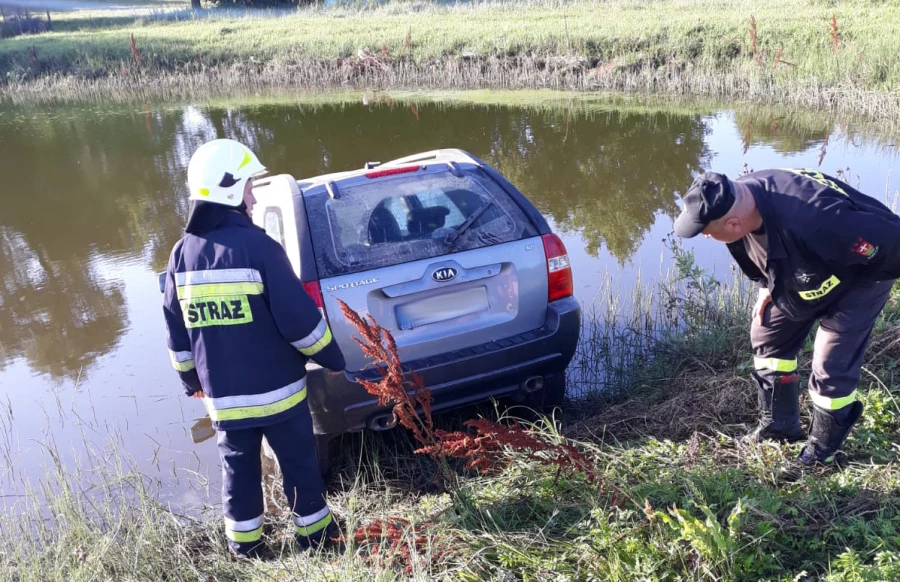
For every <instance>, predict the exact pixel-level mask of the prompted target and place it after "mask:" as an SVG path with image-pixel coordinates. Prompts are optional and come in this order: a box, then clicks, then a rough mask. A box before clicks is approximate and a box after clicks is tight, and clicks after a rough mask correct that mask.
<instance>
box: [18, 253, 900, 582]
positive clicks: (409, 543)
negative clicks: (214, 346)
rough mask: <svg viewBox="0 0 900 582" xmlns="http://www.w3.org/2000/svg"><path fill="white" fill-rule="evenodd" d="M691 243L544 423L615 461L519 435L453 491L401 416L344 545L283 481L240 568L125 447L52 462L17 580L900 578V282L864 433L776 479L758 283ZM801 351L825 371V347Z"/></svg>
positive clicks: (374, 443) (378, 448)
mask: <svg viewBox="0 0 900 582" xmlns="http://www.w3.org/2000/svg"><path fill="white" fill-rule="evenodd" d="M676 257H677V259H678V260H677V263H676V264H677V269H676V271H675V272H674V273H673V274H672V276H670V277H669V278H668V279H666V280H664V281H660V282H658V284H654V285H651V286H647V287H645V288H644V292H642V293H640V294H635V295H634V296H633V300H630V301H628V302H627V303H626V304H625V305H616V298H615V295H609V296H607V297H606V298H605V300H604V303H602V304H600V305H599V307H598V311H596V312H595V313H594V318H593V320H592V322H591V324H590V325H589V327H588V329H587V332H588V335H587V337H586V338H585V342H584V343H583V345H582V348H581V351H580V353H579V356H578V359H577V362H576V364H575V369H574V370H573V372H574V373H576V374H577V373H578V370H579V367H580V369H581V370H582V371H583V372H584V371H587V372H593V373H594V374H597V373H598V371H599V370H601V369H602V370H603V371H604V373H603V375H602V376H600V375H598V376H596V382H597V386H596V387H602V388H604V389H605V392H603V393H602V394H599V393H595V394H594V395H593V396H592V397H590V398H588V399H587V400H582V401H580V402H579V404H578V406H577V409H573V410H569V411H568V412H567V414H566V415H565V419H566V420H565V421H564V422H562V421H560V418H562V417H557V421H558V422H554V423H549V422H546V423H543V424H538V425H536V426H535V430H536V431H538V432H539V433H540V434H541V435H542V438H543V439H545V440H547V441H551V442H558V441H560V440H561V439H562V438H563V435H565V436H567V437H569V438H571V439H574V440H573V442H576V443H577V444H578V447H579V448H580V450H581V451H582V452H583V453H584V455H585V456H586V457H587V458H588V459H590V461H591V466H592V470H593V471H595V472H596V473H597V474H598V475H599V479H597V480H595V481H593V482H590V481H588V480H587V479H586V478H585V477H584V476H582V475H580V474H577V473H576V474H572V475H567V474H566V473H565V472H559V471H557V470H555V469H552V468H547V467H544V466H542V465H540V464H539V463H537V462H535V461H534V460H532V459H529V458H528V456H527V455H526V454H523V453H521V452H516V451H514V450H509V451H508V453H507V455H506V461H507V463H508V464H507V465H506V466H505V468H504V469H503V470H502V471H499V472H495V473H491V474H488V475H478V474H473V473H465V472H462V473H461V475H462V476H461V479H460V481H459V485H458V489H457V490H455V491H452V490H451V492H449V493H448V492H440V491H436V490H435V488H434V486H433V481H432V478H433V476H434V474H435V467H434V465H433V464H432V463H430V462H429V460H428V459H426V458H423V457H422V456H420V455H415V454H413V453H412V450H413V448H414V445H413V443H411V442H410V440H409V439H408V438H407V437H406V436H405V433H403V432H399V431H395V432H394V433H392V434H391V435H390V436H387V437H377V438H374V439H373V438H372V437H369V438H368V440H363V439H361V438H359V437H353V438H347V439H345V443H344V445H345V454H344V455H343V457H342V458H341V460H340V463H339V466H338V472H337V474H336V476H335V478H334V480H333V482H332V483H331V487H330V491H331V492H330V503H331V505H332V507H333V509H334V511H335V513H336V514H337V515H338V516H339V518H340V522H341V524H342V526H343V529H344V531H345V533H346V534H347V535H346V537H347V543H346V544H345V545H343V546H339V547H337V548H334V549H329V550H325V551H323V552H321V553H319V554H316V555H306V554H302V553H299V552H298V551H296V550H295V548H293V547H292V546H291V543H290V541H289V539H288V535H287V534H288V531H289V530H288V528H287V526H286V524H287V521H286V518H285V516H284V515H283V513H284V509H283V508H281V507H280V506H279V505H278V499H277V497H273V500H274V501H273V504H272V505H271V507H270V514H271V515H270V517H271V518H272V519H271V521H270V523H268V524H267V525H266V530H265V531H266V535H267V536H268V539H269V540H270V543H271V544H272V546H273V547H274V548H275V550H276V553H277V554H278V555H277V557H276V558H274V559H272V560H269V561H259V562H252V563H235V562H231V561H229V560H228V559H227V558H226V557H225V551H224V544H225V542H224V537H223V532H222V527H221V521H220V518H219V515H218V510H217V508H215V507H213V508H210V510H209V513H208V515H206V516H205V517H206V518H208V519H209V520H211V521H204V519H203V517H204V516H197V517H188V516H181V515H178V514H177V513H174V512H173V511H171V510H170V509H168V508H167V507H165V506H163V505H161V504H160V503H158V502H157V501H155V497H154V489H153V486H152V483H148V482H147V480H146V479H144V478H141V476H140V475H139V474H138V473H137V472H135V471H133V470H130V469H127V468H126V467H124V466H123V465H122V464H115V463H114V464H113V467H114V470H111V471H106V473H105V475H104V476H98V475H94V476H93V477H92V478H93V479H95V480H96V479H97V478H100V477H105V478H104V479H103V480H102V482H101V483H102V485H101V486H99V487H98V486H95V487H93V488H83V487H82V486H78V485H76V483H77V482H79V480H80V478H81V477H83V476H79V475H71V474H65V472H63V471H62V470H59V471H55V472H54V471H51V473H50V474H49V475H48V479H47V482H46V484H45V485H44V488H43V491H42V492H41V493H42V494H43V495H46V496H48V497H49V499H50V503H49V504H47V505H46V506H45V505H44V504H42V503H38V502H36V501H35V502H34V503H32V504H30V505H28V504H24V505H22V506H20V507H19V509H20V510H21V512H7V513H6V514H5V515H3V516H2V517H0V529H2V537H0V540H2V541H0V578H2V579H4V580H93V579H115V580H147V579H166V580H197V579H215V580H275V579H277V580H312V579H316V580H323V579H324V580H394V579H416V580H487V579H493V580H512V579H517V580H518V579H521V580H551V579H552V580H629V581H631V580H638V579H640V580H685V579H689V580H783V581H785V582H787V581H792V580H798V581H803V580H830V581H837V580H853V581H856V580H860V581H862V580H873V581H874V580H895V579H897V578H898V577H900V494H898V491H900V465H898V463H897V460H898V455H900V449H898V445H897V444H896V443H897V438H896V436H897V430H898V428H900V427H898V415H897V413H898V412H900V409H898V403H897V401H896V397H897V395H898V393H900V389H898V388H897V385H896V383H895V382H894V380H893V374H894V370H895V369H896V366H897V362H898V361H900V347H898V345H900V305H898V303H897V298H895V299H894V300H892V302H891V304H890V306H889V308H888V309H887V310H886V312H885V313H884V314H883V316H882V318H881V319H880V320H879V323H878V328H877V331H876V334H875V337H874V340H873V343H872V346H871V348H870V349H869V352H868V359H867V362H866V368H865V372H864V376H863V381H862V385H861V387H860V388H861V392H862V399H863V400H864V402H865V403H866V406H867V409H866V414H865V419H864V421H862V422H861V424H860V425H859V426H858V427H857V429H856V430H855V431H854V433H853V435H852V436H851V438H850V439H849V441H848V444H847V450H848V454H849V459H850V464H849V466H848V467H847V468H846V469H845V470H844V471H843V472H838V473H832V474H811V475H808V476H806V477H804V478H803V479H801V480H800V481H798V482H796V483H794V484H779V483H776V480H775V473H776V470H777V468H778V466H779V464H780V463H782V462H784V461H786V460H788V459H790V458H792V457H793V456H794V455H795V454H796V453H797V446H777V445H772V444H765V445H742V446H740V447H739V446H738V445H737V444H736V443H735V441H734V440H733V438H732V437H733V436H734V435H736V434H739V433H740V432H741V431H742V430H744V429H746V427H747V425H748V424H749V423H751V422H752V421H753V406H754V396H753V392H752V389H751V386H750V384H749V381H748V378H747V372H748V370H747V362H748V360H749V353H750V351H749V346H748V345H747V344H748V342H747V318H748V313H749V309H750V301H751V297H750V294H749V290H748V289H747V287H746V285H744V284H742V283H740V282H726V283H725V284H721V283H719V282H716V281H713V280H711V279H710V278H708V277H707V276H706V275H705V274H704V273H703V272H701V271H699V270H698V269H697V268H696V267H695V266H694V263H693V261H692V257H691V256H690V255H687V254H684V253H680V252H678V253H677V254H676ZM616 314H619V315H616ZM621 314H624V315H621ZM801 362H802V364H801V365H802V366H803V372H804V373H808V371H809V363H808V362H809V354H808V352H807V353H806V354H804V355H803V356H801ZM581 375H582V376H584V374H583V373H582V374H581ZM573 408H576V407H573ZM807 420H808V419H806V418H805V419H804V422H806V421H807ZM447 422H453V421H452V420H450V421H447ZM103 458H104V459H106V463H105V464H104V466H109V457H108V456H104V457H103ZM95 470H96V469H95ZM90 479H91V478H89V480H90ZM276 489H277V487H276ZM123 491H126V492H128V493H129V496H128V497H123V496H122V492H123ZM35 499H37V497H35ZM126 500H127V501H126ZM39 516H40V517H41V519H38V517H39ZM387 523H392V524H394V525H395V526H396V529H393V530H390V528H388V527H386V524H387ZM360 528H362V529H360ZM379 528H380V530H381V531H382V532H384V535H385V537H386V539H382V538H381V537H380V536H378V535H376V534H377V532H378V531H379ZM354 534H355V535H354Z"/></svg>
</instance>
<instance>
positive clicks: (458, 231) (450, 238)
mask: <svg viewBox="0 0 900 582" xmlns="http://www.w3.org/2000/svg"><path fill="white" fill-rule="evenodd" d="M493 203H494V201H493V200H488V201H487V202H485V203H484V204H482V205H481V206H479V207H478V210H476V211H475V212H473V213H472V214H471V215H469V218H467V219H466V220H465V222H463V223H462V224H460V225H459V226H457V227H456V228H455V229H453V232H449V233H447V236H446V237H444V244H445V245H452V244H453V243H455V242H456V239H458V238H459V237H460V235H462V233H464V232H466V231H467V230H469V227H470V226H472V224H473V223H474V222H475V221H476V220H478V219H479V218H481V215H482V214H484V213H485V211H486V210H487V209H488V208H489V207H490V206H491V205H492V204H493Z"/></svg>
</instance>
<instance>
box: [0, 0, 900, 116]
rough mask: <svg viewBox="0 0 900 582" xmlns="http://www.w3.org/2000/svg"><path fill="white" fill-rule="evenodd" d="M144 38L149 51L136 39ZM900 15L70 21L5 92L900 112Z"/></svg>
mask: <svg viewBox="0 0 900 582" xmlns="http://www.w3.org/2000/svg"><path fill="white" fill-rule="evenodd" d="M132 34H133V35H134V44H133V45H132V42H131V39H132ZM898 55H900V5H896V4H893V3H886V2H876V1H874V0H858V1H856V2H845V3H840V4H839V5H837V6H832V5H831V3H827V2H821V1H819V0H800V1H798V2H794V3H792V4H791V9H790V11H788V10H786V8H785V5H784V3H783V2H779V1H777V0H750V1H747V2H722V1H715V0H670V1H665V2H653V1H648V0H610V1H607V2H584V1H576V2H572V3H562V2H554V1H534V0H526V1H512V2H498V1H489V2H476V3H460V4H437V3H430V2H423V1H421V0H414V1H411V2H388V3H384V4H372V3H362V4H354V5H352V6H350V5H335V6H329V7H325V6H313V7H310V8H305V9H301V10H299V11H295V12H291V13H284V12H278V13H273V12H259V13H254V12H247V11H226V10H208V11H203V12H200V13H196V14H195V13H192V12H191V11H190V10H184V9H169V8H151V9H150V10H149V11H147V12H146V13H144V14H141V15H136V14H133V13H131V12H128V11H92V12H85V13H79V12H67V13H59V14H58V15H55V16H54V32H50V33H42V34H39V35H26V36H20V37H16V38H12V39H7V40H4V41H0V71H3V70H5V71H7V72H8V83H7V85H6V87H4V89H3V92H4V93H6V94H8V95H9V94H15V93H16V91H20V92H21V91H27V89H28V88H29V87H31V88H32V89H33V91H32V92H33V93H34V94H37V93H39V92H46V91H48V90H51V91H52V90H53V88H54V87H56V88H57V92H59V93H60V94H63V95H65V94H66V93H73V92H77V89H78V88H79V87H81V88H82V91H85V92H88V93H89V92H90V91H91V90H92V91H94V92H95V93H97V94H98V95H99V94H103V93H104V92H106V93H113V92H116V91H120V90H122V88H123V87H130V88H131V90H134V91H137V90H138V89H137V87H141V88H140V90H141V91H144V92H147V93H148V94H156V93H157V92H158V93H160V94H161V96H164V97H165V96H166V95H167V93H166V92H167V91H169V92H173V91H176V90H181V91H182V92H190V91H200V92H203V91H205V92H210V91H213V90H215V89H217V88H218V89H220V90H225V89H234V88H237V87H240V86H242V85H243V86H247V87H249V88H256V87H269V86H304V87H309V86H322V87H333V86H346V85H348V84H349V85H352V86H357V87H359V86H366V87H381V88H385V87H391V88H427V87H431V88H473V87H507V88H524V87H553V88H567V89H619V90H621V89H624V90H635V91H651V92H669V93H681V94H708V95H721V96H726V97H750V98H760V99H765V100H768V101H771V100H780V101H784V102H793V103H803V104H808V105H816V106H828V107H832V108H842V109H867V110H872V112H873V113H877V112H879V111H881V112H890V111H894V109H893V108H894V107H896V104H897V102H898V97H897V94H896V90H897V87H898V86H900V85H898V82H900V67H898V58H900V57H898Z"/></svg>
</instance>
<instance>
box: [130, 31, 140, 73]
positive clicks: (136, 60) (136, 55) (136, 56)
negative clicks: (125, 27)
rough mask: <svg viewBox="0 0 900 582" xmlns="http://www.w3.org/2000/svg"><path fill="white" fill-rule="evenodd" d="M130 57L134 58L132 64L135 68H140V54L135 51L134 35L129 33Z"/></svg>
mask: <svg viewBox="0 0 900 582" xmlns="http://www.w3.org/2000/svg"><path fill="white" fill-rule="evenodd" d="M131 56H132V57H133V58H134V64H135V66H136V67H137V68H139V69H140V68H141V53H139V52H138V50H137V45H135V43H134V33H133V32H132V33H131Z"/></svg>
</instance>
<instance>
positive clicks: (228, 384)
mask: <svg viewBox="0 0 900 582" xmlns="http://www.w3.org/2000/svg"><path fill="white" fill-rule="evenodd" d="M163 311H164V314H165V321H166V330H167V332H168V333H167V343H168V347H169V351H170V357H171V360H172V365H173V366H174V367H175V369H176V370H177V371H178V373H179V374H180V376H181V380H182V383H183V384H184V386H185V392H186V393H187V394H188V395H190V394H193V393H194V392H196V391H198V390H201V389H202V390H203V391H204V392H205V394H206V397H205V398H204V404H205V405H206V409H207V411H208V412H209V416H210V419H211V420H212V421H213V426H215V427H216V428H217V429H222V430H228V429H240V428H250V427H259V426H266V425H270V424H274V423H277V422H281V421H283V420H286V419H287V418H289V417H290V416H292V415H293V414H294V413H296V412H297V411H298V410H299V409H300V408H298V407H297V405H298V404H300V403H301V402H303V401H304V400H305V398H306V379H305V377H306V362H307V358H312V359H314V360H315V361H316V362H317V363H318V364H320V365H322V366H323V367H325V368H329V369H331V370H342V369H343V368H344V366H345V362H344V356H343V354H342V353H341V350H340V348H339V347H338V345H337V343H336V342H335V341H334V340H333V338H332V335H331V330H330V329H329V327H328V324H327V322H326V321H325V319H324V318H323V317H322V314H321V313H320V312H319V310H318V309H317V308H316V305H315V303H313V301H312V299H311V298H310V297H309V295H307V293H306V291H305V290H304V288H303V285H302V284H301V282H300V280H299V279H298V278H297V276H296V275H295V274H294V271H293V270H292V268H291V264H290V262H289V260H288V258H287V255H286V254H285V252H284V249H282V247H281V246H280V245H279V244H278V243H277V242H275V241H274V240H272V239H271V238H270V237H269V236H268V235H267V234H266V233H265V231H264V230H262V229H260V228H259V227H257V226H255V225H254V224H253V223H252V222H251V221H250V219H249V218H248V217H247V216H246V215H244V214H240V213H238V212H227V213H225V216H224V218H223V219H222V220H221V222H220V223H219V224H218V225H217V226H216V227H215V228H214V229H213V230H211V231H209V232H204V233H203V234H186V235H185V236H184V238H183V239H181V240H180V241H179V242H178V243H177V244H176V245H175V247H174V249H173V250H172V254H171V256H170V258H169V265H168V269H167V272H166V285H165V298H164V306H163Z"/></svg>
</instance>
